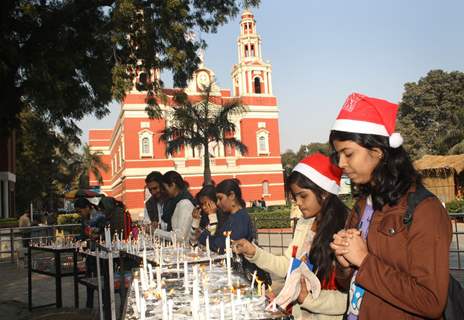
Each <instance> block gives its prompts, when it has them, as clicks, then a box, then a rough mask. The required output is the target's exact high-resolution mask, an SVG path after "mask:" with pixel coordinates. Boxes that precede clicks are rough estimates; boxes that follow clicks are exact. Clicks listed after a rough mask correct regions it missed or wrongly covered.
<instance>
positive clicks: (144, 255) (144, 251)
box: [142, 242, 147, 270]
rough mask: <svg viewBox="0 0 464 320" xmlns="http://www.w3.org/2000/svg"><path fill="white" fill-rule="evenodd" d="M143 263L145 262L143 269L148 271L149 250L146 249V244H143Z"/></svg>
mask: <svg viewBox="0 0 464 320" xmlns="http://www.w3.org/2000/svg"><path fill="white" fill-rule="evenodd" d="M142 261H143V268H144V269H145V270H147V249H146V248H145V242H144V243H143V253H142Z"/></svg>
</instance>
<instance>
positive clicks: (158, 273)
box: [156, 267, 161, 290]
mask: <svg viewBox="0 0 464 320" xmlns="http://www.w3.org/2000/svg"><path fill="white" fill-rule="evenodd" d="M156 284H157V286H158V289H159V290H161V268H160V267H156Z"/></svg>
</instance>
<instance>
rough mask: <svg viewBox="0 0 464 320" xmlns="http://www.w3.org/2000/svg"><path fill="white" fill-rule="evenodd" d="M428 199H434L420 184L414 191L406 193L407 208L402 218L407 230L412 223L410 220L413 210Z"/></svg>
mask: <svg viewBox="0 0 464 320" xmlns="http://www.w3.org/2000/svg"><path fill="white" fill-rule="evenodd" d="M430 197H435V195H434V194H433V193H431V192H430V191H429V190H427V189H426V188H425V187H424V186H423V185H422V184H417V186H416V191H415V192H410V193H408V207H407V209H406V213H405V214H404V216H403V223H404V224H405V225H406V227H407V228H408V229H409V227H410V226H411V223H412V218H413V215H414V210H416V207H417V206H418V205H419V203H421V202H422V200H425V199H427V198H430Z"/></svg>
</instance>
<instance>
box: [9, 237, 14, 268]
mask: <svg viewBox="0 0 464 320" xmlns="http://www.w3.org/2000/svg"><path fill="white" fill-rule="evenodd" d="M10 254H11V263H14V231H13V228H10Z"/></svg>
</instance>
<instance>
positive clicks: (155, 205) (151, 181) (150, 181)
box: [144, 171, 167, 230]
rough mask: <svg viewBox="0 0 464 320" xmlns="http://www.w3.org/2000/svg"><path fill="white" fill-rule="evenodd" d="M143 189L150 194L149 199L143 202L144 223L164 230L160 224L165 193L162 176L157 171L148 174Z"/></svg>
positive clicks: (163, 226)
mask: <svg viewBox="0 0 464 320" xmlns="http://www.w3.org/2000/svg"><path fill="white" fill-rule="evenodd" d="M145 187H146V188H147V190H148V192H150V198H149V199H148V200H147V201H146V202H145V212H144V222H145V223H148V222H150V223H151V224H152V225H154V226H157V227H160V228H161V229H163V230H166V228H167V226H165V225H160V222H162V219H161V216H162V215H163V206H164V203H165V201H166V191H165V190H164V187H163V175H162V174H161V172H159V171H152V172H150V173H149V174H148V175H147V177H146V178H145Z"/></svg>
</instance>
